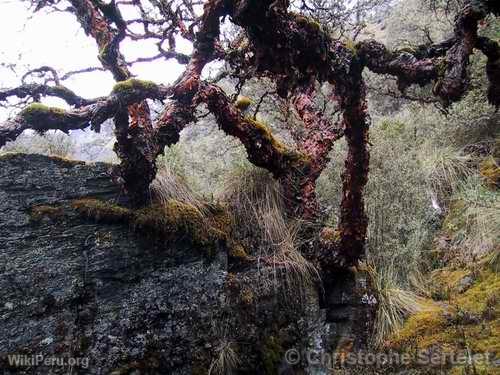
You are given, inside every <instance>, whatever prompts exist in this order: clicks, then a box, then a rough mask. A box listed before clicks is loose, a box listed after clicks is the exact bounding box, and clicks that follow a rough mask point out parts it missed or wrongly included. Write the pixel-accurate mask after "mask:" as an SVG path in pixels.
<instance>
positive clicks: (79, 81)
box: [0, 0, 191, 120]
mask: <svg viewBox="0 0 500 375" xmlns="http://www.w3.org/2000/svg"><path fill="white" fill-rule="evenodd" d="M125 11H126V10H125ZM31 15H32V13H31V12H29V11H28V9H27V5H26V3H24V2H21V1H19V0H0V35H2V42H1V44H0V64H9V63H15V64H17V65H18V68H17V73H18V75H19V76H16V74H15V73H14V72H12V71H11V70H10V69H8V68H6V67H5V66H2V67H0V88H6V87H13V86H16V85H19V84H20V76H22V74H23V73H24V72H26V70H28V67H29V68H36V67H39V66H42V65H49V66H51V67H53V68H55V69H57V70H58V71H60V72H66V71H70V70H76V69H81V68H85V67H89V66H100V62H99V60H98V59H97V47H96V44H95V42H94V40H93V39H91V38H89V37H87V36H86V35H85V33H84V32H83V30H82V28H81V27H80V25H79V24H78V22H77V20H76V17H75V16H73V15H72V14H69V13H47V12H46V11H41V12H37V13H35V15H34V16H33V17H31V18H30V16H31ZM178 47H179V48H178V49H180V51H181V52H185V53H190V52H191V50H190V49H191V46H190V45H189V44H188V43H186V42H184V43H183V42H182V41H178ZM121 51H122V52H123V53H124V55H125V57H126V59H127V60H133V59H135V58H137V57H139V56H143V57H144V56H153V55H155V54H157V52H158V51H157V49H156V47H154V46H153V45H152V43H149V44H148V43H144V42H142V43H137V42H132V41H127V40H125V41H124V42H123V43H122V45H121ZM183 69H184V68H183V67H182V66H180V65H179V64H177V63H176V62H175V60H170V61H162V62H155V63H145V64H136V65H134V67H133V68H132V69H131V70H132V72H133V73H134V74H136V75H137V76H138V77H140V78H141V79H150V80H153V81H155V82H158V83H171V82H173V81H174V80H175V79H176V78H177V77H178V76H179V74H181V72H182V71H183ZM64 84H65V85H66V86H68V87H69V88H71V89H72V90H74V91H75V92H76V93H77V94H79V95H80V96H83V97H87V98H92V97H96V96H101V95H107V94H108V93H109V92H110V90H111V88H112V87H113V79H112V77H111V74H109V73H107V72H95V73H87V74H80V75H77V76H74V77H73V78H70V79H68V80H67V81H65V82H64ZM48 104H51V105H62V103H61V101H59V100H50V101H48ZM6 117H7V111H5V110H3V111H1V110H0V120H2V119H5V118H6Z"/></svg>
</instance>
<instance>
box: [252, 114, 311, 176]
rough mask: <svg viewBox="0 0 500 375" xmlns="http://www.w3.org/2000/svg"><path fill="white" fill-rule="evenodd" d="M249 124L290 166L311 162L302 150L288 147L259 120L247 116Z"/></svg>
mask: <svg viewBox="0 0 500 375" xmlns="http://www.w3.org/2000/svg"><path fill="white" fill-rule="evenodd" d="M246 120H247V124H248V126H250V127H252V129H253V130H254V131H255V132H256V133H257V134H258V137H259V138H261V139H264V140H265V141H266V142H268V143H270V144H271V145H272V147H273V148H274V149H275V150H276V151H277V152H278V153H279V154H280V155H281V156H282V158H283V159H284V160H283V161H284V162H288V163H289V165H288V167H297V166H304V165H306V164H308V163H309V162H310V160H309V158H308V157H307V156H306V155H305V154H302V153H300V152H297V151H295V150H292V149H290V148H288V147H287V146H286V145H285V144H283V143H282V142H280V141H279V140H278V139H276V138H275V137H274V136H273V134H272V132H271V130H270V129H269V127H268V126H267V125H266V124H264V123H262V122H260V121H257V120H254V119H251V118H247V119H246Z"/></svg>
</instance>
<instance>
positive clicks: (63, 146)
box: [1, 130, 76, 157]
mask: <svg viewBox="0 0 500 375" xmlns="http://www.w3.org/2000/svg"><path fill="white" fill-rule="evenodd" d="M75 149H76V147H75V142H74V140H72V139H71V138H70V137H69V136H68V135H66V134H64V133H63V132H61V131H58V130H50V131H47V132H46V133H45V134H43V135H40V134H37V133H33V132H24V133H23V134H22V135H20V136H19V137H18V138H17V139H16V140H15V141H13V142H9V143H7V144H6V145H5V146H4V147H3V148H2V151H1V152H22V153H27V154H42V155H49V156H59V157H71V156H72V155H73V153H74V152H75Z"/></svg>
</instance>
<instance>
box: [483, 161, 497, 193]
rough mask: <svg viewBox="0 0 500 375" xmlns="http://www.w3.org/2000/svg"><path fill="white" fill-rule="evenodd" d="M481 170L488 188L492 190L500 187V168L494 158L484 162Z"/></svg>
mask: <svg viewBox="0 0 500 375" xmlns="http://www.w3.org/2000/svg"><path fill="white" fill-rule="evenodd" d="M479 169H480V172H481V175H482V176H483V177H484V178H485V180H486V183H487V184H488V186H490V187H491V188H498V187H500V166H499V165H498V163H497V161H496V160H495V158H494V157H493V156H490V157H489V158H486V159H485V160H483V161H482V162H481V165H480V166H479Z"/></svg>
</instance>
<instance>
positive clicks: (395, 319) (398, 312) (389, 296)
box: [364, 264, 429, 347]
mask: <svg viewBox="0 0 500 375" xmlns="http://www.w3.org/2000/svg"><path fill="white" fill-rule="evenodd" d="M364 268H365V269H366V270H367V272H368V274H369V276H370V278H371V280H372V285H373V288H374V289H375V292H376V295H377V302H378V306H377V308H378V310H377V317H376V319H375V334H374V336H373V338H372V340H373V344H374V345H375V346H376V347H382V346H383V345H384V343H385V341H386V340H387V339H388V338H389V337H390V336H391V335H392V334H394V333H395V332H397V331H398V330H399V329H401V327H402V326H403V323H404V321H405V318H407V317H408V316H410V315H413V314H416V313H418V312H420V311H423V310H424V309H427V308H429V306H428V304H426V302H425V300H424V299H423V298H422V297H419V296H418V295H416V294H415V293H414V292H412V291H410V290H406V289H404V288H402V287H401V286H400V285H399V284H398V282H397V276H396V275H395V273H394V271H392V270H393V268H391V267H386V268H384V269H383V270H381V271H379V270H377V269H376V268H375V267H374V266H373V265H371V264H370V265H365V266H364Z"/></svg>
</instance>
